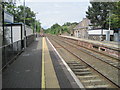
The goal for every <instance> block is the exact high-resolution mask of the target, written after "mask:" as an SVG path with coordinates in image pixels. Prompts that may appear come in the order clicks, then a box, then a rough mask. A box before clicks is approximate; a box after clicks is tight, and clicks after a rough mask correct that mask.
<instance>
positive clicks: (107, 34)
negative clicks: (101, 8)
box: [106, 10, 111, 41]
mask: <svg viewBox="0 0 120 90" xmlns="http://www.w3.org/2000/svg"><path fill="white" fill-rule="evenodd" d="M108 12H109V14H108V15H109V28H108V30H109V31H107V32H106V41H110V26H111V25H110V24H111V23H110V10H108Z"/></svg>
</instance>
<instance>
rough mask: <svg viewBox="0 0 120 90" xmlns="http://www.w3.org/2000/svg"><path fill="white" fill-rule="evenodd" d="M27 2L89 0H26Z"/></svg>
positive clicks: (81, 0)
mask: <svg viewBox="0 0 120 90" xmlns="http://www.w3.org/2000/svg"><path fill="white" fill-rule="evenodd" d="M26 1H27V2H88V1H89V0H26Z"/></svg>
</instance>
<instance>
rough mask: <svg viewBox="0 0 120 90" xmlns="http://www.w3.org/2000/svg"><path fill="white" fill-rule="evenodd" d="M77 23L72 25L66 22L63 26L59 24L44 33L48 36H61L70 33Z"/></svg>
mask: <svg viewBox="0 0 120 90" xmlns="http://www.w3.org/2000/svg"><path fill="white" fill-rule="evenodd" d="M77 24H78V23H76V22H74V23H70V22H67V23H65V24H64V25H62V26H60V25H59V24H57V23H56V24H54V25H53V26H51V28H48V29H47V30H45V33H50V34H62V33H65V32H67V33H69V34H70V33H71V30H72V29H73V28H74V27H75V26H76V25H77Z"/></svg>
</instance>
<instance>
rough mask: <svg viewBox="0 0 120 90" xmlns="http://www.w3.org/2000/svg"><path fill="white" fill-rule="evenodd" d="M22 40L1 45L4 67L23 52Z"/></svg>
mask: <svg viewBox="0 0 120 90" xmlns="http://www.w3.org/2000/svg"><path fill="white" fill-rule="evenodd" d="M22 49H23V45H22V41H21V40H19V41H17V42H14V43H11V44H9V45H5V46H2V47H0V50H1V51H2V68H4V67H6V66H7V65H8V64H9V63H10V62H11V61H12V60H13V59H14V58H15V57H16V56H17V55H18V54H20V53H21V52H22Z"/></svg>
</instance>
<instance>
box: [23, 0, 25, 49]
mask: <svg viewBox="0 0 120 90" xmlns="http://www.w3.org/2000/svg"><path fill="white" fill-rule="evenodd" d="M23 6H24V49H26V30H25V0H24V2H23Z"/></svg>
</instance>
